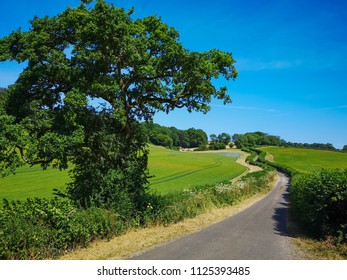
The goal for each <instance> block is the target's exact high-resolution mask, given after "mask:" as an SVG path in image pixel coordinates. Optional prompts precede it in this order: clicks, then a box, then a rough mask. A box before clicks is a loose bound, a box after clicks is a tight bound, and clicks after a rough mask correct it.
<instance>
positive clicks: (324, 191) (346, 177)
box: [290, 169, 347, 243]
mask: <svg viewBox="0 0 347 280" xmlns="http://www.w3.org/2000/svg"><path fill="white" fill-rule="evenodd" d="M290 202H291V208H292V211H293V213H294V215H295V217H296V218H297V220H298V221H299V222H300V223H301V224H302V225H303V226H304V227H305V228H306V229H308V230H309V232H310V233H311V234H312V235H314V236H315V237H317V238H326V237H327V236H334V237H335V238H336V241H337V242H338V243H347V169H345V170H339V169H334V170H328V169H322V170H321V171H320V172H315V173H311V174H301V175H296V176H294V177H293V178H292V181H291V187H290Z"/></svg>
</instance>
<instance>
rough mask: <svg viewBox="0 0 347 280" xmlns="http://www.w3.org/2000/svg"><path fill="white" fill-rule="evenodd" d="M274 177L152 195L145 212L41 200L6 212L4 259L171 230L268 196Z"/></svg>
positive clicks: (0, 244)
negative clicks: (139, 231) (134, 232)
mask: <svg viewBox="0 0 347 280" xmlns="http://www.w3.org/2000/svg"><path fill="white" fill-rule="evenodd" d="M273 176H274V173H270V172H266V171H260V172H255V173H250V174H248V175H246V176H245V177H243V178H241V179H239V180H237V181H235V182H233V183H230V182H225V183H219V184H215V185H204V186H197V187H193V188H189V189H185V190H182V191H179V192H175V193H169V194H164V195H159V194H148V195H147V197H146V206H145V208H144V211H141V212H140V211H138V212H132V211H126V210H127V207H126V205H125V204H123V207H124V208H123V211H118V212H115V211H113V210H112V209H105V208H99V207H96V206H92V207H88V208H87V209H85V208H83V207H79V206H77V205H76V204H74V203H73V202H72V201H71V200H62V199H61V198H57V197H56V198H53V199H48V198H43V199H39V198H35V199H27V200H26V201H24V202H14V201H13V202H7V201H5V204H4V206H3V207H2V209H0V228H1V231H0V259H47V258H57V257H59V256H61V255H62V254H64V253H66V252H68V251H70V250H73V249H76V248H79V247H85V246H87V245H88V244H89V243H90V242H92V241H94V240H96V239H100V238H112V237H114V236H117V235H120V234H124V233H125V232H126V231H127V230H129V229H131V228H138V227H148V226H152V225H168V224H172V223H177V222H179V221H182V220H184V219H186V218H193V217H195V216H197V215H199V214H201V213H204V212H206V211H208V210H210V209H214V208H220V207H224V206H227V205H234V204H236V203H238V202H239V201H241V200H243V199H246V198H248V197H251V196H252V195H254V194H256V193H258V192H262V191H268V190H269V188H270V185H271V182H272V181H273Z"/></svg>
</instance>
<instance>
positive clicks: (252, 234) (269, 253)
mask: <svg viewBox="0 0 347 280" xmlns="http://www.w3.org/2000/svg"><path fill="white" fill-rule="evenodd" d="M278 174H279V180H278V182H277V183H276V186H275V188H274V189H273V190H272V191H271V192H270V193H269V194H268V195H267V196H266V197H264V198H263V199H262V200H260V201H258V202H257V203H256V204H254V205H253V206H251V207H249V208H248V209H246V210H244V211H242V212H240V213H239V214H237V215H235V216H232V217H230V218H227V219H225V220H223V221H222V222H219V223H217V224H214V225H212V226H210V227H208V228H206V229H204V230H201V231H199V232H196V233H193V234H190V235H187V236H184V237H182V238H180V239H177V240H174V241H171V242H169V243H166V244H164V245H162V246H160V247H157V248H155V249H153V250H151V251H148V252H145V253H142V254H138V255H135V256H133V257H132V259H138V260H141V259H142V260H145V259H147V260H148V259H149V260H189V259H191V260H203V259H205V260H206V259H207V260H208V259H211V260H213V259H219V260H222V259H227V260H231V259H237V260H285V259H292V253H291V246H290V243H289V237H288V236H287V234H286V209H287V198H288V192H287V189H288V185H289V183H288V182H289V180H288V178H287V177H286V176H285V175H284V174H281V173H278Z"/></svg>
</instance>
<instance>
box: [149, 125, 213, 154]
mask: <svg viewBox="0 0 347 280" xmlns="http://www.w3.org/2000/svg"><path fill="white" fill-rule="evenodd" d="M143 127H144V130H145V131H146V133H147V135H148V139H149V142H150V143H152V144H154V145H159V146H164V147H168V148H174V147H182V148H196V147H200V146H203V145H207V140H208V139H207V134H206V133H205V132H204V131H203V130H202V129H195V128H189V129H187V130H181V129H177V128H176V127H173V126H172V127H165V126H161V125H159V124H155V123H153V122H151V123H143Z"/></svg>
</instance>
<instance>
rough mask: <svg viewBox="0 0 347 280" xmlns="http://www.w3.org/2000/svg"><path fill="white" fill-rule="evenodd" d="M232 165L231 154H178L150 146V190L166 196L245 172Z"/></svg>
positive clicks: (234, 164)
mask: <svg viewBox="0 0 347 280" xmlns="http://www.w3.org/2000/svg"><path fill="white" fill-rule="evenodd" d="M235 161H236V158H235V157H231V154H230V153H222V152H221V153H213V152H205V153H200V152H178V151H173V150H168V149H165V148H162V147H158V146H151V154H150V159H149V170H150V173H151V175H154V176H155V177H154V178H151V180H150V182H151V187H152V189H154V190H156V191H158V192H160V193H168V192H172V191H179V190H182V189H186V188H189V187H191V186H194V185H205V184H215V183H218V182H221V181H225V180H230V179H232V178H234V177H236V176H238V175H240V174H242V173H243V172H244V171H245V170H246V168H245V167H244V166H242V165H239V164H237V163H236V162H235Z"/></svg>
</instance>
